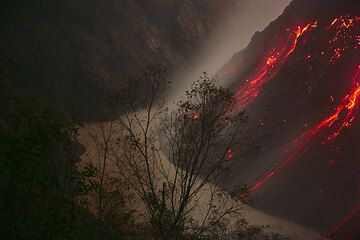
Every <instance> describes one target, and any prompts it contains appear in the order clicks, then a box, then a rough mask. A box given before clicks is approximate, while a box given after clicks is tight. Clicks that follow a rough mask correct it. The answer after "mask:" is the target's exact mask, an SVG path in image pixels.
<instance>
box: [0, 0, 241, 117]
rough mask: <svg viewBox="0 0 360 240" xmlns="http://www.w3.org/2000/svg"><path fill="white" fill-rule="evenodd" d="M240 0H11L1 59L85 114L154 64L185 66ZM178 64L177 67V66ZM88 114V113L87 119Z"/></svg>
mask: <svg viewBox="0 0 360 240" xmlns="http://www.w3.org/2000/svg"><path fill="white" fill-rule="evenodd" d="M237 4H238V1H235V0H224V1H217V0H151V1H144V0H62V1H57V0H35V1H25V0H15V1H12V0H7V1H1V3H0V57H1V58H5V59H6V60H10V61H11V62H12V64H11V65H10V68H9V75H10V79H11V80H12V83H13V84H14V85H15V87H17V88H18V89H21V90H25V91H29V92H31V93H36V94H37V95H38V96H41V97H43V98H45V99H48V100H51V101H52V102H55V103H58V104H59V105H60V106H62V107H63V108H65V109H67V108H69V109H67V110H73V111H75V112H77V111H80V112H81V113H83V114H88V113H90V112H94V109H97V110H96V111H98V110H99V109H101V107H99V101H100V96H103V95H106V94H107V93H108V92H110V91H114V90H120V91H121V90H124V89H126V86H127V84H128V83H129V81H132V80H134V79H136V78H137V77H138V76H139V72H141V71H142V69H143V68H144V67H145V66H146V65H148V64H161V65H166V66H168V67H174V65H175V64H177V65H180V66H181V65H186V64H187V63H188V59H189V58H190V57H191V55H190V53H192V52H193V51H194V49H197V48H198V47H199V46H200V45H202V44H204V42H205V40H206V39H207V38H209V34H210V33H211V32H212V31H213V30H214V28H215V27H217V25H218V24H219V23H221V22H222V21H223V19H224V17H225V16H229V15H231V14H232V13H234V12H235V11H236V9H237ZM177 67H178V66H177ZM88 117H89V116H88Z"/></svg>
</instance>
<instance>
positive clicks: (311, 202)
mask: <svg viewBox="0 0 360 240" xmlns="http://www.w3.org/2000/svg"><path fill="white" fill-rule="evenodd" d="M219 74H220V75H222V77H223V78H226V79H228V80H229V81H231V82H233V89H234V90H235V91H236V97H237V98H238V103H239V104H238V107H239V110H243V109H244V110H245V111H247V112H248V113H249V115H250V117H251V119H252V121H253V122H254V123H255V125H256V134H255V135H254V136H253V137H254V140H255V141H257V142H259V143H260V144H261V150H260V153H259V154H258V157H257V158H256V159H251V160H244V161H243V162H239V163H238V167H237V168H234V171H233V174H234V175H235V176H238V179H239V180H240V179H243V178H245V179H246V181H247V183H248V184H249V185H250V186H252V187H251V192H252V194H253V195H254V196H255V195H256V196H257V197H258V198H259V204H258V208H260V209H262V210H264V211H266V212H269V213H271V214H274V215H277V216H279V217H282V218H286V219H288V220H291V221H295V222H297V223H300V224H303V225H306V226H308V227H310V228H313V229H315V230H318V231H321V232H328V235H331V236H334V235H336V234H340V235H341V236H342V237H341V238H339V239H346V240H350V239H358V238H357V237H358V236H359V233H358V232H359V231H360V226H359V222H360V221H359V219H358V218H359V215H360V213H359V211H360V191H359V190H360V121H359V120H360V118H359V116H360V112H359V98H360V1H358V0H345V1H338V0H295V1H293V2H292V3H291V4H290V6H289V7H288V8H287V9H286V10H285V12H284V14H283V15H282V16H280V17H279V18H278V19H277V20H276V21H275V22H273V23H271V24H270V25H269V27H268V28H266V29H265V30H264V31H263V32H261V33H257V34H255V36H254V37H253V39H252V41H251V43H250V45H249V46H248V47H247V48H246V49H245V50H243V51H241V52H239V53H238V54H236V55H235V56H234V57H233V59H232V60H231V61H230V62H229V63H227V64H225V65H224V67H223V68H222V69H221V70H220V71H219ZM235 151H236V149H235ZM235 164H237V163H235ZM345 236H346V237H345Z"/></svg>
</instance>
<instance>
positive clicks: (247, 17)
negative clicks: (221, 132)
mask: <svg viewBox="0 0 360 240" xmlns="http://www.w3.org/2000/svg"><path fill="white" fill-rule="evenodd" d="M290 2H291V0H271V1H269V0H252V1H241V2H239V9H238V13H237V14H236V15H235V16H231V17H229V19H228V20H227V21H226V23H225V24H224V25H223V26H221V27H220V28H219V29H217V30H216V31H214V34H213V36H212V37H211V38H210V39H209V42H208V44H206V45H207V47H206V48H204V49H200V50H199V51H198V52H197V53H195V54H194V56H193V64H192V66H191V67H189V68H188V69H187V70H186V71H185V73H184V72H183V71H182V72H180V71H179V72H177V73H176V74H175V76H174V79H173V82H174V85H175V86H174V87H175V91H174V93H173V95H172V100H175V99H178V98H179V97H181V96H182V95H183V93H184V91H185V90H186V89H188V88H189V86H190V84H191V83H192V82H193V81H195V80H197V79H198V78H199V76H201V74H202V73H203V72H204V71H206V72H207V73H209V74H210V75H211V74H214V73H215V72H216V71H217V70H219V69H220V68H221V66H222V65H224V64H225V63H226V62H227V61H229V60H230V58H231V57H232V56H233V55H234V53H236V52H238V51H240V50H242V49H244V48H245V47H246V46H247V45H248V44H249V42H250V40H251V37H252V36H253V35H254V33H255V32H256V31H262V30H263V29H264V28H265V27H266V26H268V25H269V23H270V22H271V21H273V20H275V19H276V18H277V17H278V16H279V15H280V14H281V13H282V12H283V10H284V9H285V7H286V6H287V5H288V4H289V3H290ZM220 84H223V85H226V83H221V82H220Z"/></svg>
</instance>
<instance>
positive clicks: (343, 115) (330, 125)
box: [250, 16, 360, 194]
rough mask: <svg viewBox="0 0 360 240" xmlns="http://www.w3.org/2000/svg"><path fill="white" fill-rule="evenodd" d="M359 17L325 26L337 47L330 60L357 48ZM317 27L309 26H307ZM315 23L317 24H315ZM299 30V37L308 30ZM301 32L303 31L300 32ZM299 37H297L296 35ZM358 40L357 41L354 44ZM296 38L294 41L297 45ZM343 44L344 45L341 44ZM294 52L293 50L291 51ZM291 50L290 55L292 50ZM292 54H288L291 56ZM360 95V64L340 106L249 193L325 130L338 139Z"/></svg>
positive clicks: (348, 123)
mask: <svg viewBox="0 0 360 240" xmlns="http://www.w3.org/2000/svg"><path fill="white" fill-rule="evenodd" d="M359 21H360V17H350V16H340V17H338V18H335V19H334V20H333V21H332V23H331V24H330V25H329V26H328V27H326V30H327V31H328V32H329V34H330V35H332V36H333V37H332V38H331V39H330V40H329V41H328V43H329V49H330V50H331V49H334V52H335V55H333V56H330V62H333V61H334V60H337V59H339V58H340V57H341V56H342V53H343V52H344V51H345V50H347V49H349V48H351V47H352V46H353V47H354V48H355V49H356V48H357V46H358V45H359V44H358V43H357V37H358V35H357V34H356V33H354V32H352V27H353V26H354V25H355V24H356V23H359ZM311 26H314V24H313V25H307V28H309V27H311ZM315 26H316V24H315ZM307 28H306V27H305V28H304V30H301V29H300V30H301V31H299V30H298V31H297V33H298V34H297V35H296V36H301V34H302V33H303V32H304V31H306V30H307ZM299 33H300V34H299ZM295 39H296V38H295ZM354 39H355V44H353V43H354ZM296 41H297V40H295V44H296ZM340 44H344V45H345V46H340ZM292 51H293V50H292ZM292 51H290V54H291V52H292ZM290 54H289V55H290ZM359 95H360V65H359V66H358V68H357V70H356V73H355V76H354V77H353V79H352V88H351V90H350V92H349V94H347V95H346V96H345V97H344V98H343V99H342V101H341V103H340V104H339V106H338V107H337V108H335V112H334V113H333V114H332V115H331V116H329V117H327V118H326V119H324V120H323V121H322V122H320V123H318V124H317V125H315V126H314V127H313V128H312V129H310V130H309V131H307V132H305V133H304V134H303V135H302V136H301V137H299V138H298V139H297V140H295V141H294V144H295V145H294V147H293V149H292V151H291V152H290V154H289V155H288V156H287V157H286V158H285V159H284V160H283V161H281V162H279V163H277V164H276V165H275V166H274V167H273V168H272V169H271V170H270V171H268V172H267V173H265V174H264V175H263V176H262V177H261V178H260V179H259V180H258V181H256V182H255V183H254V184H253V185H252V187H251V188H250V194H252V193H255V192H256V191H257V190H258V189H259V188H261V187H262V186H263V185H264V184H265V183H266V182H268V181H269V180H270V179H271V178H272V177H273V176H275V175H277V174H278V173H279V172H280V171H281V170H282V169H284V168H285V167H287V166H289V165H291V164H292V163H293V162H294V161H295V160H296V159H298V158H299V157H300V156H301V155H302V154H303V153H305V152H306V151H307V150H308V149H309V148H311V147H312V146H313V145H315V144H316V143H318V142H319V140H321V139H322V137H323V136H324V135H323V134H322V133H324V132H325V131H327V130H329V131H332V133H331V134H330V135H328V136H327V137H326V139H327V140H333V139H335V138H336V137H337V136H338V135H339V134H340V133H341V132H342V130H343V129H344V128H345V127H349V126H350V125H351V123H352V121H353V120H354V115H355V111H356V109H357V108H358V106H359V98H360V97H359Z"/></svg>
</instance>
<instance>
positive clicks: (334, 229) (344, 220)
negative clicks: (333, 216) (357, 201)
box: [324, 205, 360, 239]
mask: <svg viewBox="0 0 360 240" xmlns="http://www.w3.org/2000/svg"><path fill="white" fill-rule="evenodd" d="M359 211H360V205H358V206H357V207H355V208H354V209H353V210H352V211H351V212H350V213H349V214H348V215H347V216H346V217H345V218H344V219H343V220H341V222H340V223H338V224H336V225H335V226H334V227H333V228H332V229H331V230H329V231H328V232H327V233H326V234H325V236H324V237H325V238H326V239H329V238H331V237H332V236H334V234H335V233H336V232H338V231H339V230H340V229H341V228H342V227H343V226H345V225H346V224H348V223H349V222H350V220H351V219H352V218H353V217H354V216H355V214H356V213H357V212H359Z"/></svg>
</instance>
